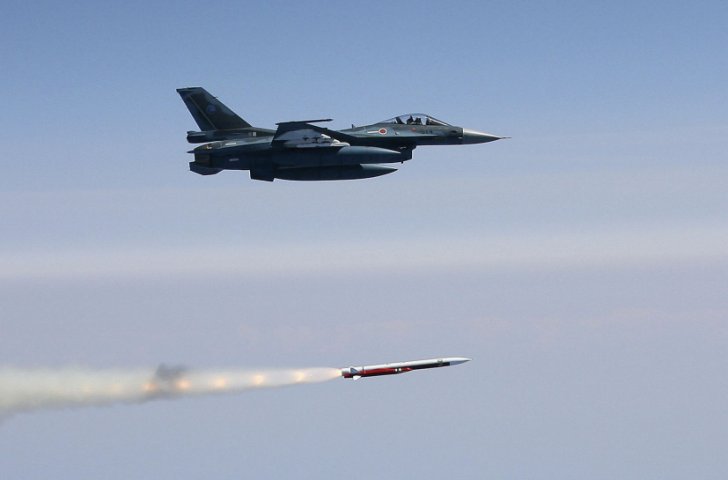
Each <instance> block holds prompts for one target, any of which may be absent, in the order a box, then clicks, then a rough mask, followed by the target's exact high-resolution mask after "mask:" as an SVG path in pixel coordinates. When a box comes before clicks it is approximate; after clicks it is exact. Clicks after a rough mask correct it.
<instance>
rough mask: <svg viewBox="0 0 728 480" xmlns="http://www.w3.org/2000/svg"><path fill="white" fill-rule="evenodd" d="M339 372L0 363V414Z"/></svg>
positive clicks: (307, 379) (309, 379)
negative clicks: (22, 366) (35, 366)
mask: <svg viewBox="0 0 728 480" xmlns="http://www.w3.org/2000/svg"><path fill="white" fill-rule="evenodd" d="M340 376H341V373H340V370H339V369H335V368H297V369H226V370H217V369H214V370H212V369H211V370H202V369H201V370H192V369H186V368H183V367H166V366H164V365H162V366H160V367H158V368H157V369H156V370H155V369H154V368H149V369H143V368H142V369H108V370H99V369H88V368H61V369H20V368H9V367H0V416H2V415H7V414H12V413H18V412H24V411H32V410H40V409H51V408H68V407H83V406H94V405H99V406H100V405H111V404H117V403H143V402H148V401H151V400H158V399H175V398H184V397H192V396H202V395H214V394H225V393H236V392H243V391H247V390H256V389H261V388H271V387H283V386H287V385H299V384H305V383H317V382H325V381H327V380H332V379H334V378H338V377H340Z"/></svg>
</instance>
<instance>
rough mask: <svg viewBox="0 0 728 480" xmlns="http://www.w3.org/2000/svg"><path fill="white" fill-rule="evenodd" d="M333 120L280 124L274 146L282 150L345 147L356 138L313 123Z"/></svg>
mask: <svg viewBox="0 0 728 480" xmlns="http://www.w3.org/2000/svg"><path fill="white" fill-rule="evenodd" d="M330 121H331V119H322V120H299V121H293V122H280V123H278V124H277V125H278V130H276V133H275V136H274V137H273V141H272V145H273V146H274V147H279V148H280V147H282V148H306V147H313V148H316V147H343V146H347V145H348V143H346V142H348V141H350V140H356V137H352V136H351V135H347V134H345V133H341V132H337V131H336V130H330V129H328V128H324V127H319V126H318V125H312V123H313V122H330Z"/></svg>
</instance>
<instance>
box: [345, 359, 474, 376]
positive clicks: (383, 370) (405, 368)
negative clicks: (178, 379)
mask: <svg viewBox="0 0 728 480" xmlns="http://www.w3.org/2000/svg"><path fill="white" fill-rule="evenodd" d="M469 361H470V359H469V358H463V357H450V358H431V359H429V360H415V361H412V362H397V363H385V364H382V365H364V366H362V367H347V368H342V369H341V376H342V377H344V378H353V379H354V380H359V379H360V378H362V377H378V376H380V375H397V374H399V373H406V372H411V371H413V370H422V369H425V368H437V367H449V366H451V365H460V364H461V363H465V362H469Z"/></svg>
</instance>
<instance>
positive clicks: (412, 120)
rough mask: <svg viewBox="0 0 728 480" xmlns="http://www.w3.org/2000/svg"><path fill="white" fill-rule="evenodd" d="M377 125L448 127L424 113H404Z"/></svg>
mask: <svg viewBox="0 0 728 480" xmlns="http://www.w3.org/2000/svg"><path fill="white" fill-rule="evenodd" d="M379 123H393V124H398V125H437V126H440V127H449V126H450V124H449V123H445V122H443V121H442V120H438V119H436V118H435V117H431V116H429V115H427V114H425V113H406V114H404V115H399V116H397V117H394V118H388V119H387V120H382V121H381V122H379Z"/></svg>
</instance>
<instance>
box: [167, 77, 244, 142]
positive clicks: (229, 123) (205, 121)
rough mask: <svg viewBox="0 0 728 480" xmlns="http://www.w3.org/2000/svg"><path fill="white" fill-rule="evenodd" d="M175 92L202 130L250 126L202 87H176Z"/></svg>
mask: <svg viewBox="0 0 728 480" xmlns="http://www.w3.org/2000/svg"><path fill="white" fill-rule="evenodd" d="M177 93H179V95H180V97H182V101H183V102H185V105H187V108H188V109H189V111H190V113H191V114H192V117H193V118H194V119H195V122H197V125H198V126H199V127H200V130H202V131H208V130H233V129H236V128H249V127H250V126H251V125H250V124H249V123H248V122H246V121H245V120H243V119H242V118H240V117H239V116H238V115H237V114H236V113H235V112H233V111H232V110H230V109H229V108H228V107H226V106H225V104H223V103H222V102H221V101H220V100H218V99H217V98H215V97H213V96H212V95H210V92H208V91H207V90H205V89H204V88H202V87H187V88H178V89H177Z"/></svg>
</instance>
